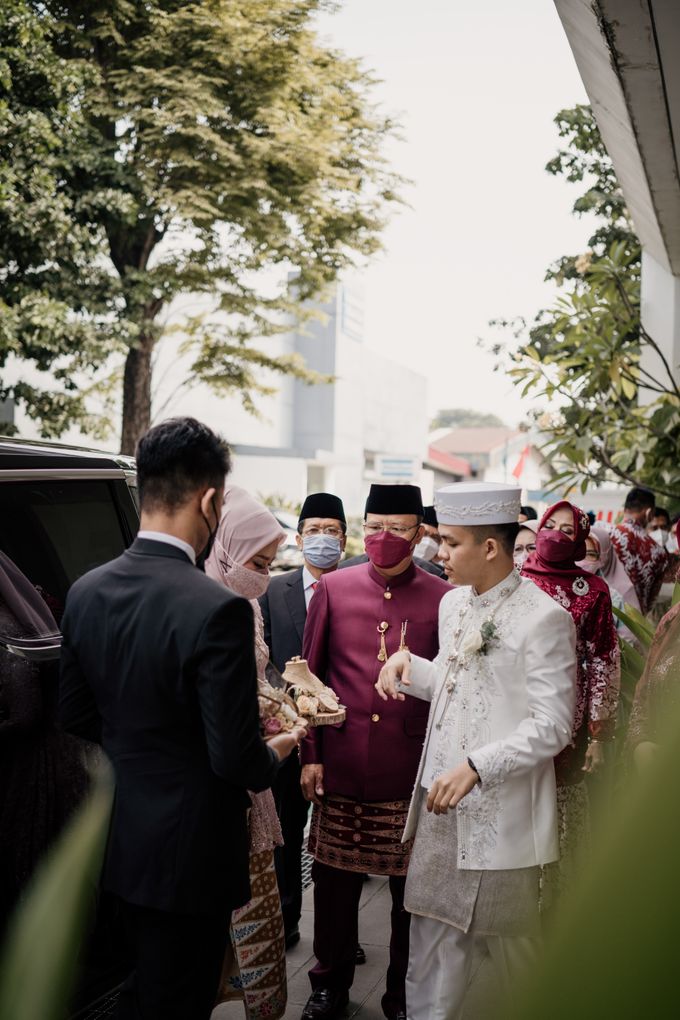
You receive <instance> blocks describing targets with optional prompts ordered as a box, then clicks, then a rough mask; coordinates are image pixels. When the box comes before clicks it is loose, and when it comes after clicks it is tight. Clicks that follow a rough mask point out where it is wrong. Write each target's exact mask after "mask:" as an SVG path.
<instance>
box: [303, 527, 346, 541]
mask: <svg viewBox="0 0 680 1020" xmlns="http://www.w3.org/2000/svg"><path fill="white" fill-rule="evenodd" d="M342 534H343V532H342V529H341V528H334V527H328V528H316V527H313V526H312V527H311V528H305V530H304V531H303V532H302V537H303V538H307V536H308V535H309V536H310V537H313V536H314V535H328V536H329V537H330V538H342Z"/></svg>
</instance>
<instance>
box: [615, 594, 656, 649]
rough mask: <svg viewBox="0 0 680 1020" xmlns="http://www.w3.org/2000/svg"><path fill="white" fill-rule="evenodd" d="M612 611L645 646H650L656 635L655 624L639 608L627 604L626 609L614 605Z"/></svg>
mask: <svg viewBox="0 0 680 1020" xmlns="http://www.w3.org/2000/svg"><path fill="white" fill-rule="evenodd" d="M612 612H613V613H614V615H615V616H616V617H617V618H618V619H619V620H621V622H622V623H623V624H625V626H626V627H627V628H628V630H629V631H630V632H631V634H634V635H635V637H636V638H637V639H638V641H639V642H640V643H641V644H642V646H643V647H644V648H649V646H650V645H651V643H652V638H653V637H654V631H655V627H654V624H652V623H650V621H649V620H648V619H647V618H646V617H645V616H643V615H642V613H641V612H639V610H637V609H635V608H634V607H633V606H629V605H628V604H626V606H625V609H619V608H618V607H617V606H612Z"/></svg>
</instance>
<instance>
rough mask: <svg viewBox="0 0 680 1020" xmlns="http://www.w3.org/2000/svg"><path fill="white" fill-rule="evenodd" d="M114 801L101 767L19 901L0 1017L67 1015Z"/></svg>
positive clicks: (0, 983)
mask: <svg viewBox="0 0 680 1020" xmlns="http://www.w3.org/2000/svg"><path fill="white" fill-rule="evenodd" d="M112 800H113V783H112V779H111V775H110V773H109V772H108V771H102V772H100V774H99V777H98V779H97V781H96V783H95V785H94V788H93V790H92V792H91V794H90V795H89V797H88V799H87V802H86V803H85V805H84V806H83V807H82V808H81V810H80V811H79V812H78V814H77V815H76V816H75V817H74V819H73V820H72V822H71V824H70V825H69V826H68V828H67V829H66V831H65V832H64V834H63V835H62V837H61V839H60V840H59V841H58V843H57V845H56V847H55V848H54V850H53V852H52V853H51V854H50V855H49V856H48V858H47V859H46V860H45V862H44V863H43V864H42V866H41V867H40V868H39V871H38V873H37V874H36V876H35V879H34V881H33V883H32V885H31V886H30V888H29V890H28V893H27V894H26V896H25V898H24V899H23V900H22V902H21V905H20V907H19V910H18V912H17V914H16V915H15V917H14V918H13V920H12V923H11V927H10V930H9V932H8V936H7V941H6V944H5V945H6V948H5V952H4V955H3V957H2V960H1V961H0V1020H19V1018H21V1020H61V1018H62V1017H64V1016H65V1015H66V1006H67V1003H68V999H69V995H70V993H71V989H72V984H73V979H74V976H75V971H76V966H77V960H78V954H79V947H80V945H81V941H82V937H83V933H84V931H85V925H86V922H87V918H88V916H89V914H90V911H91V909H92V907H93V905H94V901H95V888H96V884H97V880H98V875H99V869H100V866H101V860H102V855H103V852H104V845H105V842H106V834H107V831H108V821H109V813H110V810H111V803H112ZM37 947H39V952H36V949H37Z"/></svg>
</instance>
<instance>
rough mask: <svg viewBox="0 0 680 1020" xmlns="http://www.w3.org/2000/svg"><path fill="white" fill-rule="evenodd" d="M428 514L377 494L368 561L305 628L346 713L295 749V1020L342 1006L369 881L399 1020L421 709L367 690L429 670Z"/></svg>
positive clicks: (318, 597)
mask: <svg viewBox="0 0 680 1020" xmlns="http://www.w3.org/2000/svg"><path fill="white" fill-rule="evenodd" d="M422 518H423V505H422V497H421V494H420V489H419V488H418V487H417V486H414V485H373V486H371V491H370V493H369V496H368V500H367V503H366V520H365V524H364V531H365V547H366V553H367V555H368V557H369V562H368V563H363V564H361V565H359V566H356V567H351V568H349V569H347V570H339V571H337V573H334V574H328V575H326V576H324V577H322V578H321V580H320V581H319V585H318V587H317V589H316V593H315V595H314V598H313V599H312V601H311V603H310V606H309V611H308V615H307V623H306V625H305V634H304V643H303V655H304V657H305V658H306V659H307V661H308V663H309V668H310V669H311V670H312V672H313V673H315V674H316V675H317V676H318V677H319V678H320V679H322V680H323V681H324V682H325V683H327V684H328V685H329V686H330V687H332V688H333V689H334V690H335V692H336V693H337V695H338V697H339V699H340V701H341V703H342V704H343V705H345V706H346V708H347V719H346V722H345V723H343V725H342V726H339V727H324V728H322V729H321V728H317V729H315V730H314V731H313V732H312V733H311V734H310V735H309V737H308V739H307V740H306V741H305V745H304V747H303V748H302V753H301V758H302V764H303V769H302V788H303V792H304V793H305V796H306V797H307V798H308V799H309V800H311V801H313V803H314V805H315V807H314V813H313V816H312V828H311V834H310V840H309V849H310V852H311V853H312V855H313V856H314V866H313V872H312V875H313V878H314V953H315V955H316V957H317V962H316V965H315V966H314V967H313V968H312V970H311V971H310V974H309V976H310V981H311V984H312V989H313V991H312V995H311V997H310V999H309V1001H308V1002H307V1005H306V1006H305V1009H304V1011H303V1013H302V1020H317V1018H320V1017H323V1018H325V1020H330V1018H333V1017H337V1016H338V1015H339V1014H340V1013H341V1012H342V1010H343V1009H344V1007H345V1005H346V1003H347V1002H348V999H349V989H350V988H351V986H352V981H353V979H354V966H355V955H356V946H357V940H358V911H359V898H360V896H361V888H362V882H363V875H364V874H365V873H366V872H370V873H371V874H377V875H388V876H389V879H390V891H391V893H392V936H391V940H390V965H389V968H388V971H387V988H386V992H385V995H384V996H383V1000H382V1007H383V1012H384V1013H385V1016H386V1017H388V1018H390V1020H392V1018H394V1020H398V1018H404V1020H405V1017H406V1004H405V978H406V967H407V964H408V932H409V921H410V918H409V915H408V914H407V913H406V912H405V910H404V884H405V880H406V869H407V866H408V861H409V854H410V850H411V845H410V844H409V843H407V844H403V843H402V842H401V836H402V833H403V829H404V825H405V821H406V814H407V810H408V804H409V799H410V796H411V791H412V789H413V784H414V781H415V777H416V772H417V769H418V763H419V760H420V754H421V750H422V744H423V739H424V736H425V727H426V723H427V715H428V706H427V704H426V703H425V702H422V703H421V702H419V701H418V700H417V699H415V698H409V699H407V700H406V701H404V702H402V701H390V702H389V703H387V704H386V703H385V702H384V701H382V699H381V698H380V697H379V695H378V693H377V691H376V690H375V689H374V684H375V682H376V680H377V679H378V674H379V672H380V669H381V667H382V665H383V663H384V662H386V661H387V659H388V657H389V656H390V655H391V654H392V652H395V651H397V650H398V649H399V648H409V649H410V650H411V651H413V652H414V653H415V654H416V655H421V656H423V657H429V658H434V656H435V655H436V654H437V651H438V633H437V631H438V609H439V602H440V600H441V599H442V597H443V596H444V595H445V594H446V592H447V591H450V586H449V584H448V583H447V582H446V581H444V580H442V579H441V578H439V577H436V576H435V575H433V574H428V573H426V572H425V571H424V570H421V569H420V568H418V567H416V566H415V565H414V563H413V550H414V549H415V546H416V545H417V543H418V542H419V541H420V539H421V538H422V534H423V531H422V527H421V522H422Z"/></svg>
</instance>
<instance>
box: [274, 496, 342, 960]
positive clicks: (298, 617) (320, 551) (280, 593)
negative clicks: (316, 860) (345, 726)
mask: <svg viewBox="0 0 680 1020" xmlns="http://www.w3.org/2000/svg"><path fill="white" fill-rule="evenodd" d="M346 529H347V523H346V520H345V511H344V508H343V505H342V500H340V499H339V498H338V497H337V496H334V495H332V494H331V493H329V492H315V493H312V495H310V496H307V499H306V500H305V502H304V503H303V505H302V509H301V510H300V517H299V520H298V535H297V543H298V546H299V547H300V549H301V550H302V553H303V556H304V565H303V566H302V567H299V568H298V569H297V570H291V571H289V572H288V573H286V574H279V576H278V577H274V578H272V580H271V581H270V583H269V588H268V589H267V593H266V595H263V596H262V598H261V599H260V607H261V609H262V618H263V620H264V639H265V641H266V642H267V645H268V647H269V654H270V657H271V660H272V662H273V663H274V665H275V666H276V668H277V669H278V670H279V671H280V672H283V671H284V669H285V667H286V662H287V661H288V660H289V659H292V658H293V656H295V655H301V654H302V635H303V632H304V629H305V620H306V619H307V607H308V606H309V603H310V601H311V598H312V595H313V594H314V590H315V588H316V586H317V583H318V582H319V580H320V578H321V577H323V575H324V574H328V573H330V572H331V571H333V570H335V569H336V568H337V566H338V562H339V560H340V557H341V556H342V553H343V551H344V548H345V532H346ZM273 789H274V796H275V798H276V807H277V810H278V812H279V817H280V819H281V829H282V831H283V839H284V845H283V846H282V847H280V848H277V850H276V876H277V879H278V883H279V892H280V894H281V908H282V911H283V923H284V927H285V931H286V948H290V947H291V946H294V945H295V944H296V943H297V942H299V941H300V933H299V930H298V924H299V922H300V916H301V913H302V844H303V840H304V830H305V825H306V824H307V816H308V814H309V803H308V801H306V800H305V798H304V797H303V795H302V790H301V788H300V761H299V758H298V756H297V755H295V754H293V755H291V756H290V758H289V759H288V760H287V762H286V763H285V765H284V766H283V767H282V768H281V769H280V771H279V774H278V776H277V778H276V782H275V784H274V787H273Z"/></svg>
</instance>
